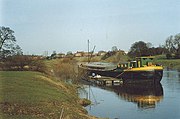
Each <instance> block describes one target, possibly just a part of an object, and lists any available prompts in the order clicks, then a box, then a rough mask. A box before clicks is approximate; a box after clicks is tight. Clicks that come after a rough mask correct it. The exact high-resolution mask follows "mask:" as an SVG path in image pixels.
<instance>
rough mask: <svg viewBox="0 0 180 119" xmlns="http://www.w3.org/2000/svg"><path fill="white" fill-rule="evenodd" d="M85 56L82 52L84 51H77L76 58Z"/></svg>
mask: <svg viewBox="0 0 180 119" xmlns="http://www.w3.org/2000/svg"><path fill="white" fill-rule="evenodd" d="M83 55H84V52H82V51H80V52H79V51H77V52H76V53H74V56H75V57H82V56H83Z"/></svg>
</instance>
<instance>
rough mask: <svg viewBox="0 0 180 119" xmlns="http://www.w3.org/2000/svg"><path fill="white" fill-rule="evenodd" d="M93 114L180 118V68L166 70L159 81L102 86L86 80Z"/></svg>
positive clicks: (83, 92)
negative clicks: (90, 83)
mask: <svg viewBox="0 0 180 119" xmlns="http://www.w3.org/2000/svg"><path fill="white" fill-rule="evenodd" d="M83 87H84V88H83V89H81V90H79V94H80V97H81V98H88V99H90V100H91V102H92V104H91V105H89V106H87V107H85V109H86V110H87V111H88V113H89V114H90V115H93V116H96V117H101V118H110V119H180V113H179V112H180V103H179V102H180V72H178V71H176V70H165V71H164V73H163V78H162V80H161V83H160V84H157V85H151V84H150V85H140V86H139V85H138V86H137V85H127V86H109V87H99V86H95V85H94V86H93V85H89V84H83Z"/></svg>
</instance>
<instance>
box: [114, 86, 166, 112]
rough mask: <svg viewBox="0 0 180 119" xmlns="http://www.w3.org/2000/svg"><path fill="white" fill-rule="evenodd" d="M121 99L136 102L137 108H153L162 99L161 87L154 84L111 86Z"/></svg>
mask: <svg viewBox="0 0 180 119" xmlns="http://www.w3.org/2000/svg"><path fill="white" fill-rule="evenodd" d="M111 90H113V91H114V92H116V93H117V95H119V96H120V97H121V98H122V99H124V100H127V101H129V102H134V103H137V105H138V107H139V108H143V109H146V108H155V105H156V103H158V102H160V101H161V100H162V99H163V88H162V85H161V84H160V83H158V84H156V85H151V84H150V85H123V86H113V87H112V89H111Z"/></svg>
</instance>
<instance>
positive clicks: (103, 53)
mask: <svg viewBox="0 0 180 119" xmlns="http://www.w3.org/2000/svg"><path fill="white" fill-rule="evenodd" d="M105 54H106V51H99V52H98V54H97V55H98V56H103V55H105Z"/></svg>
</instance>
